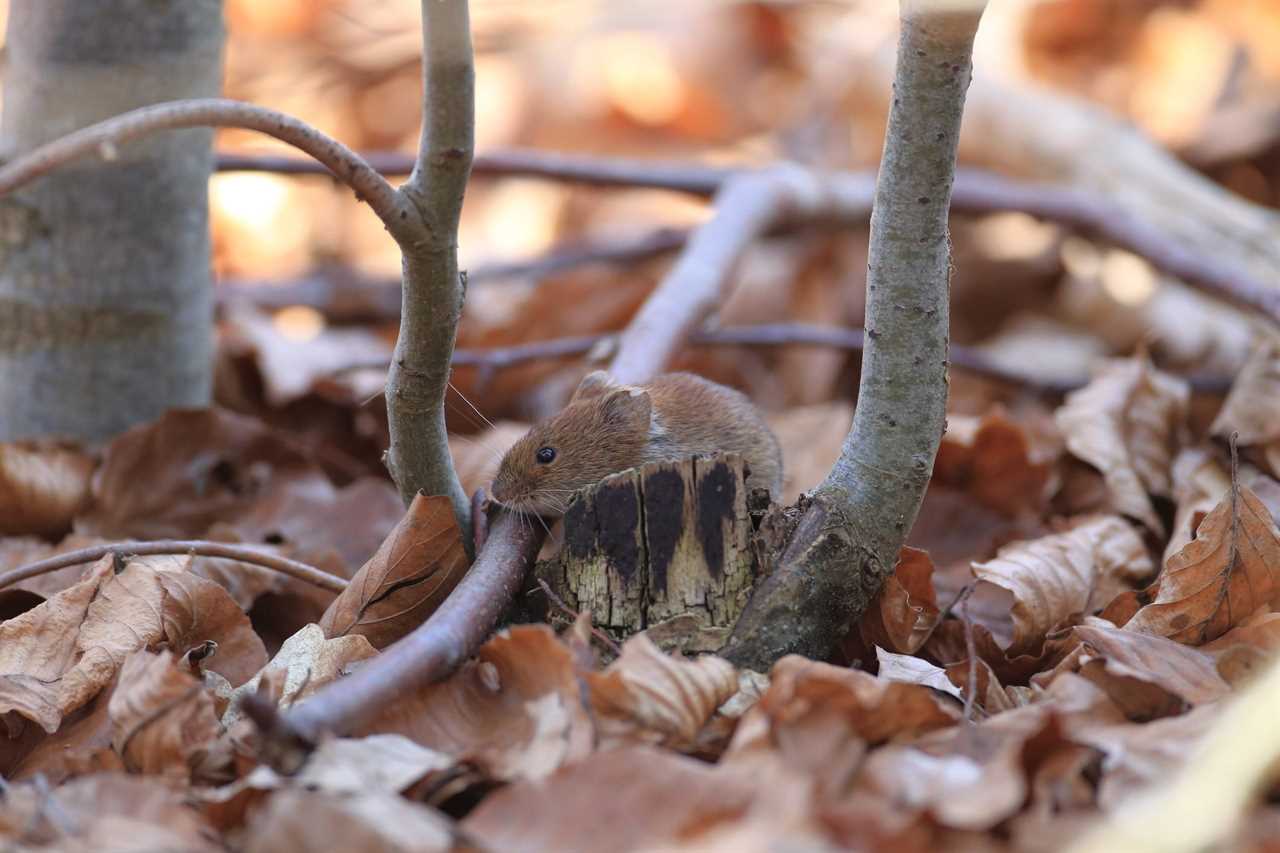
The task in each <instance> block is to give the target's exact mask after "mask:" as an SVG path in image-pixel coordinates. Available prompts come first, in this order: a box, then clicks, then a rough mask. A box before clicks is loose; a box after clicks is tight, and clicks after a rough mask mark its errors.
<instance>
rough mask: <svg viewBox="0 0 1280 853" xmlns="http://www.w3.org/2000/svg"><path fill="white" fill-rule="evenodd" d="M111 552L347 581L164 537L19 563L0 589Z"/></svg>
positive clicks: (318, 582) (237, 550) (241, 551)
mask: <svg viewBox="0 0 1280 853" xmlns="http://www.w3.org/2000/svg"><path fill="white" fill-rule="evenodd" d="M108 554H114V555H116V556H118V557H131V556H133V557H145V556H152V555H156V554H198V555H200V556H201V557H222V558H225V559H228V560H235V561H237V562H240V563H248V564H250V565H253V566H259V567H261V568H264V569H270V570H272V571H275V572H280V573H281V574H284V575H288V576H289V577H291V578H296V579H297V580H300V581H305V582H307V583H309V584H312V585H313V586H318V587H320V588H321V589H327V590H332V591H333V592H342V591H343V590H344V589H346V588H347V582H346V581H345V580H343V579H342V578H340V577H337V576H336V575H331V574H329V573H328V572H322V571H320V570H319V569H317V568H315V567H314V566H308V565H307V564H306V563H300V562H298V561H297V560H290V559H289V558H288V557H281V556H279V555H277V554H268V553H266V552H263V551H259V550H257V549H255V548H249V547H246V546H244V545H230V544H227V543H225V542H207V541H204V540H200V539H161V540H157V541H154V542H112V543H108V544H105V545H94V546H92V547H89V548H81V549H79V550H76V551H68V552H67V553H65V554H58V555H56V556H53V557H48V558H46V559H44V560H38V561H36V562H34V563H28V564H27V565H25V566H18V567H17V568H15V569H10V570H9V571H7V572H3V573H0V589H4V588H5V587H7V586H12V585H13V584H15V583H18V582H19V581H24V580H27V579H28V578H33V577H36V576H37V575H44V574H48V573H49V572H55V571H57V570H58V569H65V568H66V567H67V566H79V565H82V564H84V563H94V562H97V561H98V560H101V559H102V558H103V557H105V556H107V555H108Z"/></svg>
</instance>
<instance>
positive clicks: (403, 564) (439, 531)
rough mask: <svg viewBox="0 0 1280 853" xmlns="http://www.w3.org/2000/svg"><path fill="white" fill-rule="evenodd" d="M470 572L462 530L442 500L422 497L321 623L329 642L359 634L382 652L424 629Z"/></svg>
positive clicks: (343, 592)
mask: <svg viewBox="0 0 1280 853" xmlns="http://www.w3.org/2000/svg"><path fill="white" fill-rule="evenodd" d="M466 570H467V554H466V551H465V549H464V548H463V545H462V530H461V528H459V527H458V522H457V520H456V519H455V518H454V517H453V507H452V505H451V504H450V503H449V499H448V498H447V497H444V496H440V495H437V496H434V497H428V496H426V495H422V494H419V495H417V496H416V497H414V499H413V503H412V504H410V505H409V510H408V511H407V512H406V513H405V515H404V518H402V519H401V520H400V523H399V524H398V525H396V528H395V530H393V531H391V534H390V535H389V536H388V537H387V538H386V540H384V541H383V543H382V546H381V547H380V548H378V550H377V552H376V553H375V554H374V555H373V556H372V557H370V558H369V562H367V563H365V564H364V567H363V568H361V569H360V571H358V572H357V573H356V576H355V577H354V578H352V579H351V584H350V585H349V586H348V587H347V588H346V589H345V590H343V591H342V593H340V594H339V595H338V597H337V598H336V599H334V601H333V603H332V604H330V605H329V609H328V610H327V611H325V614H324V616H323V617H322V618H321V619H320V627H321V628H322V629H323V630H324V632H325V636H328V637H342V636H347V635H351V634H361V635H363V636H364V637H366V638H367V639H368V640H369V642H370V643H371V644H372V645H373V647H374V648H378V649H381V648H384V647H386V646H388V645H390V644H391V643H394V642H395V641H396V640H398V639H400V638H401V637H403V636H404V635H405V634H407V633H409V632H410V631H412V630H413V629H414V628H416V627H418V626H419V625H421V624H422V623H423V622H424V621H425V620H426V618H427V617H428V616H430V615H431V614H432V613H433V612H435V609H436V608H437V607H439V606H440V605H441V604H442V603H443V602H444V600H445V598H447V597H448V595H449V593H450V592H452V591H453V588H454V587H455V586H457V584H458V581H460V580H461V579H462V575H463V574H464V573H465V572H466Z"/></svg>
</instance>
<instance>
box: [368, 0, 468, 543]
mask: <svg viewBox="0 0 1280 853" xmlns="http://www.w3.org/2000/svg"><path fill="white" fill-rule="evenodd" d="M422 28H423V44H424V45H425V48H426V53H425V55H424V57H423V61H422V78H423V87H424V89H425V93H424V98H423V112H422V137H421V141H420V143H419V146H418V160H417V164H416V165H415V166H414V169H413V174H411V175H410V176H409V180H408V181H407V182H406V183H405V185H404V186H403V187H402V188H401V193H403V195H404V196H405V197H407V198H408V199H409V201H411V202H412V203H413V205H414V206H415V207H416V208H417V209H418V213H419V214H420V215H421V217H422V222H423V224H424V226H425V232H426V233H425V236H424V237H423V238H422V239H420V240H418V241H416V242H408V241H403V240H402V241H400V249H401V251H402V252H403V254H404V273H403V275H402V277H401V280H402V282H403V291H402V294H401V308H400V335H399V337H398V338H397V339H396V350H395V354H394V356H393V357H392V361H391V368H390V370H389V371H388V372H387V423H388V425H389V427H390V430H391V449H390V450H389V451H388V454H387V467H388V468H389V469H390V470H391V476H392V477H393V478H394V479H395V481H396V484H397V485H398V486H399V487H400V494H401V497H403V498H404V501H405V503H406V505H407V504H408V503H410V502H412V500H413V498H414V495H416V494H417V493H418V492H419V491H422V492H424V493H426V494H428V495H448V497H449V500H450V501H451V503H452V504H453V511H454V514H455V515H456V516H457V518H458V522H459V523H460V524H461V525H462V529H463V531H464V533H465V534H467V535H464V537H463V539H464V541H467V542H470V541H471V537H470V530H471V503H470V501H469V500H468V499H467V495H466V493H464V492H463V491H462V484H461V483H459V482H458V475H457V473H456V472H455V471H454V469H453V460H452V458H451V457H450V455H449V434H448V431H447V429H446V428H445V421H444V396H445V392H446V390H447V389H448V386H449V370H450V367H449V365H450V361H451V359H452V357H453V342H454V337H455V336H456V334H457V330H458V320H459V318H460V317H461V316H462V300H463V297H464V295H465V293H464V291H465V288H464V286H463V280H462V276H461V274H460V272H459V270H458V220H459V219H460V217H461V215H462V196H463V193H464V192H465V191H466V188H467V178H468V177H470V175H471V158H472V154H473V150H474V147H475V141H474V137H475V67H474V63H473V59H472V52H471V24H470V18H469V15H468V11H467V0H430V2H424V3H423V4H422Z"/></svg>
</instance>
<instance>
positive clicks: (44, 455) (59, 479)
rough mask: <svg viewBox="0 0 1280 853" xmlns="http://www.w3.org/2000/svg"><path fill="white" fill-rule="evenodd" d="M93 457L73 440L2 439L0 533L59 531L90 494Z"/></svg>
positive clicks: (46, 533)
mask: <svg viewBox="0 0 1280 853" xmlns="http://www.w3.org/2000/svg"><path fill="white" fill-rule="evenodd" d="M93 468H94V461H93V459H92V458H91V457H90V456H88V455H87V454H85V453H82V452H80V451H79V450H78V449H76V448H75V447H73V446H71V445H66V444H58V443H54V442H31V441H11V442H4V443H0V534H3V535H6V536H13V535H22V534H35V535H37V536H45V537H57V536H60V535H61V534H63V533H66V532H67V531H68V530H70V529H71V521H72V519H74V518H75V516H76V513H77V512H79V511H80V510H81V509H82V508H83V507H84V506H85V504H86V503H88V500H89V479H90V477H91V476H92V474H93Z"/></svg>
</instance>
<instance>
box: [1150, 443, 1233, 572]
mask: <svg viewBox="0 0 1280 853" xmlns="http://www.w3.org/2000/svg"><path fill="white" fill-rule="evenodd" d="M1229 488H1231V477H1230V476H1229V475H1228V474H1227V472H1226V470H1225V469H1224V468H1223V467H1222V466H1221V465H1220V464H1218V460H1217V457H1216V456H1215V455H1214V453H1213V452H1212V451H1211V450H1208V449H1206V448H1200V447H1197V448H1186V449H1184V450H1183V451H1182V452H1181V453H1179V454H1178V457H1177V458H1176V459H1174V460H1173V499H1174V501H1175V502H1176V504H1177V509H1176V510H1175V511H1174V516H1173V530H1172V531H1171V532H1170V535H1169V541H1168V543H1166V545H1165V548H1164V560H1163V561H1162V562H1165V563H1167V562H1168V561H1169V558H1170V557H1172V556H1173V555H1174V554H1176V553H1178V552H1179V551H1181V550H1182V549H1183V548H1184V547H1185V546H1186V544H1187V543H1188V542H1190V541H1191V540H1192V539H1194V538H1195V535H1196V529H1197V528H1198V527H1199V526H1200V523H1201V522H1202V521H1204V517H1205V516H1206V515H1208V514H1209V513H1211V512H1213V508H1214V507H1216V506H1217V505H1218V501H1220V500H1222V495H1223V494H1225V493H1226V491H1227V489H1229Z"/></svg>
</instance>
